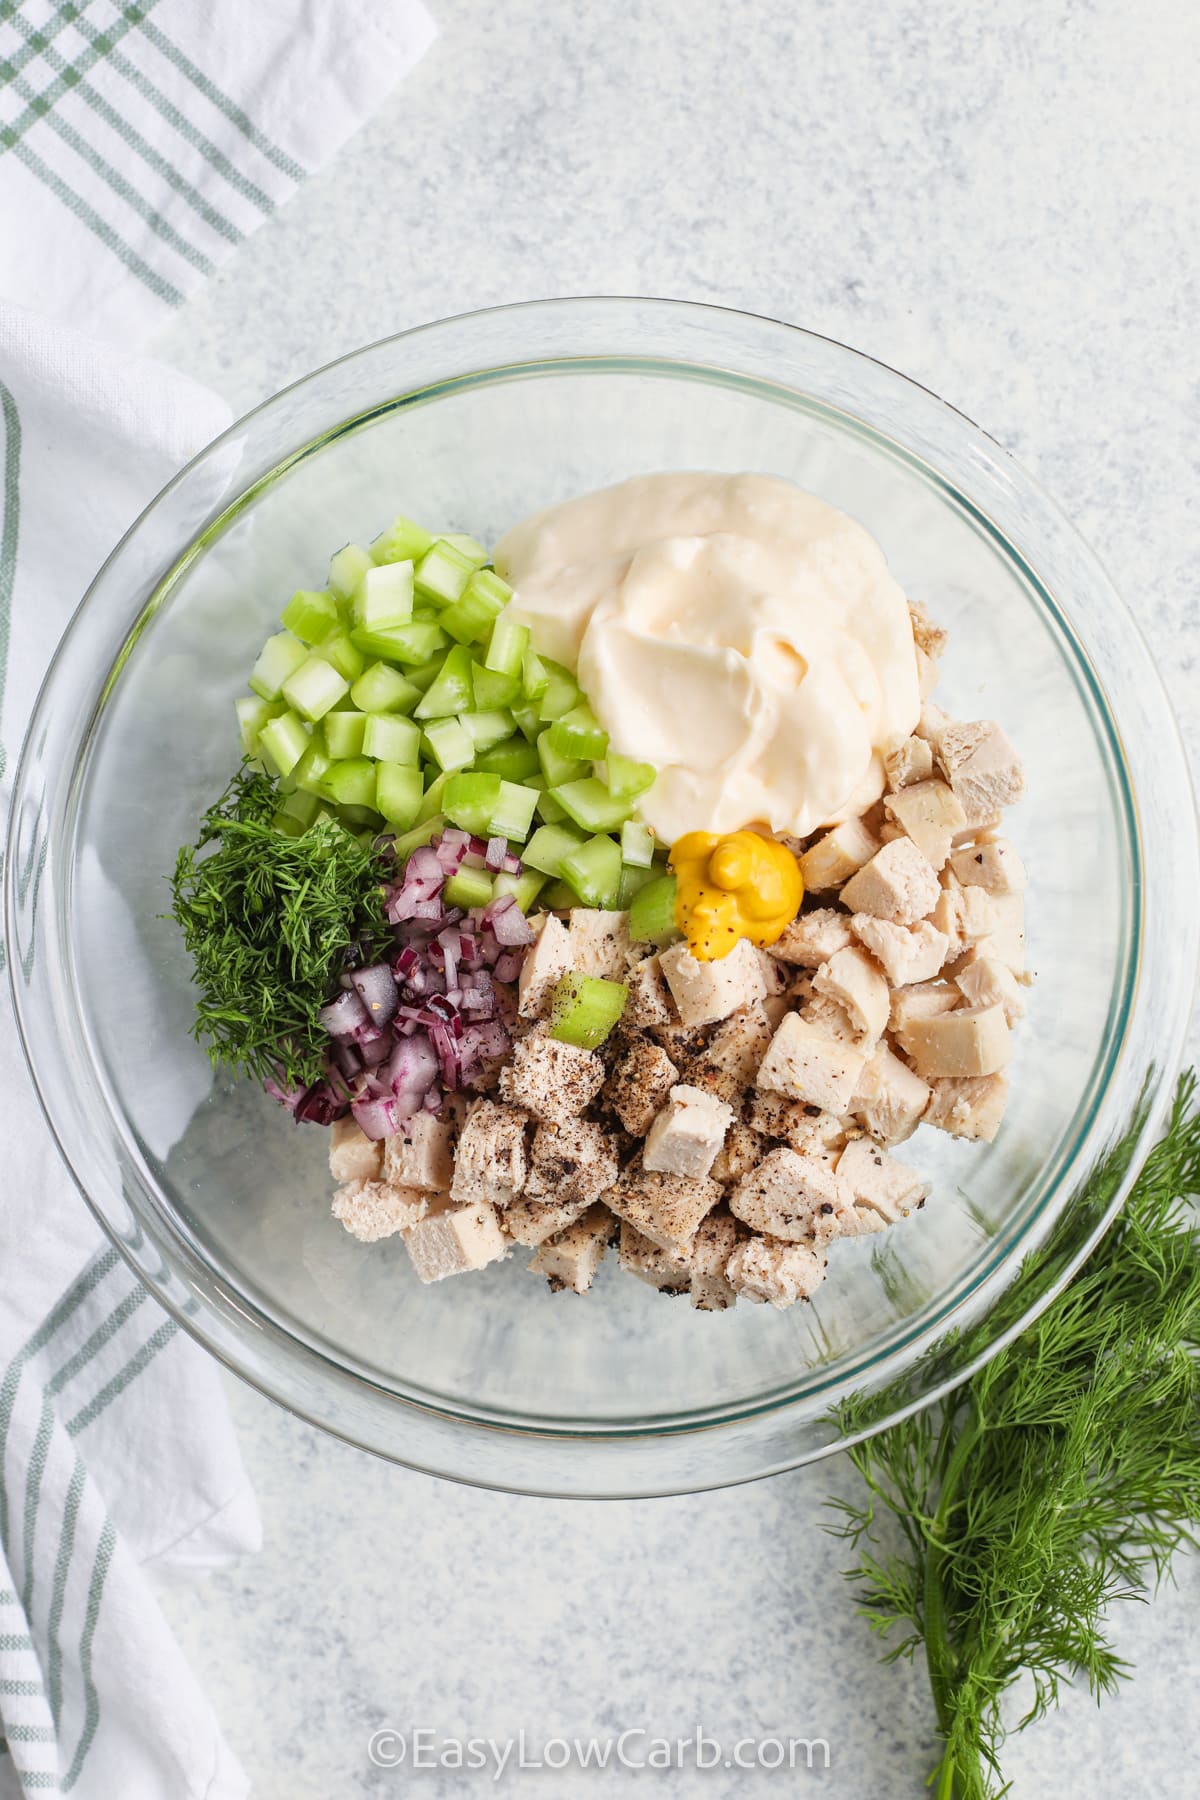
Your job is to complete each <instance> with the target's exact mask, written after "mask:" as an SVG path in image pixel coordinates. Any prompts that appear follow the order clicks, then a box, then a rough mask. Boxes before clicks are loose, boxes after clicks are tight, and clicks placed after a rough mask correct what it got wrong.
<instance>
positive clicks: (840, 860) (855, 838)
mask: <svg viewBox="0 0 1200 1800" xmlns="http://www.w3.org/2000/svg"><path fill="white" fill-rule="evenodd" d="M878 848H879V841H878V839H877V838H876V837H874V836H873V834H872V833H871V832H870V831H869V830H868V829H867V827H866V826H865V825H864V824H863V822H862V820H861V819H845V820H843V822H842V823H841V824H840V825H835V826H834V828H833V830H832V831H827V832H826V833H825V835H824V837H820V838H818V839H817V841H816V843H815V844H813V845H812V846H811V847H810V848H809V849H808V850H806V851H805V852H804V854H803V855H802V856H801V858H800V873H801V874H802V875H803V877H804V885H805V887H806V889H807V890H808V892H809V893H810V894H816V893H820V892H821V891H822V890H823V889H826V888H837V887H841V885H842V883H843V882H846V881H849V879H850V877H851V876H852V875H853V874H854V872H855V870H856V869H861V868H862V866H863V864H864V863H865V862H869V861H870V860H871V858H872V857H873V856H874V854H875V852H876V851H877V850H878Z"/></svg>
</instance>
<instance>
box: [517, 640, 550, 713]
mask: <svg viewBox="0 0 1200 1800" xmlns="http://www.w3.org/2000/svg"><path fill="white" fill-rule="evenodd" d="M549 686H550V671H549V669H548V668H547V667H546V665H545V663H544V662H543V661H542V659H541V657H540V656H539V655H538V653H537V651H536V650H535V649H534V647H533V645H532V644H526V646H525V654H524V656H523V657H522V658H521V692H522V693H523V694H524V696H525V698H526V699H527V700H528V701H529V703H530V704H531V705H533V704H534V703H535V702H538V701H540V700H541V698H542V695H543V694H544V693H545V692H546V690H547V688H548V687H549Z"/></svg>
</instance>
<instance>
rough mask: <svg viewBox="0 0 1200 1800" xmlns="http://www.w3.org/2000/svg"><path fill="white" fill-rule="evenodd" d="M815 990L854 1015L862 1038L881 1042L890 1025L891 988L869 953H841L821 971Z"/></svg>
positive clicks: (814, 983) (817, 977)
mask: <svg viewBox="0 0 1200 1800" xmlns="http://www.w3.org/2000/svg"><path fill="white" fill-rule="evenodd" d="M813 988H814V991H815V992H816V993H818V994H822V995H824V996H825V998H826V999H829V1000H834V1001H836V1002H837V1003H838V1005H839V1006H842V1007H843V1008H844V1009H845V1011H846V1012H847V1013H848V1014H849V1015H850V1020H851V1023H852V1024H853V1025H854V1027H855V1029H856V1031H858V1032H859V1034H860V1035H861V1036H862V1037H865V1038H870V1039H871V1040H872V1041H874V1040H875V1039H877V1038H878V1037H879V1036H880V1034H881V1033H882V1032H883V1029H884V1027H885V1026H886V1025H887V1022H888V1007H889V1004H890V1002H889V999H888V984H887V982H886V981H885V980H884V978H883V976H882V975H881V974H880V972H879V970H878V968H877V967H876V965H875V964H874V963H873V962H872V961H871V958H870V957H869V956H868V955H867V953H866V951H865V950H860V949H858V948H857V947H855V948H854V949H850V950H839V951H838V953H837V955H836V956H835V957H833V958H831V960H830V961H829V962H827V963H824V964H823V965H822V966H821V968H819V969H818V970H817V973H816V975H815V976H814V977H813Z"/></svg>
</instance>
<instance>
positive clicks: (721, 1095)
mask: <svg viewBox="0 0 1200 1800" xmlns="http://www.w3.org/2000/svg"><path fill="white" fill-rule="evenodd" d="M784 1010H785V1011H786V1007H785V1009H784ZM705 1035H706V1037H707V1042H705V1044H704V1045H703V1047H702V1048H700V1049H697V1050H695V1051H694V1052H693V1053H692V1054H691V1055H689V1056H688V1057H687V1058H686V1059H685V1060H684V1062H683V1064H682V1066H681V1068H680V1076H681V1078H682V1079H683V1080H684V1081H685V1082H687V1083H689V1085H690V1086H692V1087H698V1088H703V1089H704V1091H705V1093H708V1094H714V1095H715V1096H716V1098H717V1099H718V1100H725V1101H727V1102H729V1103H730V1104H732V1103H733V1102H734V1101H737V1100H740V1099H741V1097H742V1095H743V1094H744V1093H745V1092H746V1089H747V1088H752V1087H753V1086H754V1077H755V1075H756V1073H757V1071H758V1065H759V1063H761V1061H762V1059H763V1057H764V1056H765V1055H766V1053H767V1050H768V1048H769V1047H770V1043H771V1022H770V1020H769V1019H768V1017H767V1013H766V1001H759V1002H757V1003H756V1004H755V1005H754V1006H746V1007H743V1008H742V1009H741V1010H740V1011H738V1012H735V1013H731V1014H730V1015H729V1017H728V1018H727V1019H723V1020H722V1021H721V1023H720V1024H719V1025H717V1026H716V1027H715V1029H712V1030H710V1032H708V1033H706V1034H705Z"/></svg>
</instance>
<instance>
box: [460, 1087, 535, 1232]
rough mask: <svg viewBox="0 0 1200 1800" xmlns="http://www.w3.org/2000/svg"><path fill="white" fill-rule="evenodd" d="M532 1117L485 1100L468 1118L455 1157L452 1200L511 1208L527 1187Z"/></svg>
mask: <svg viewBox="0 0 1200 1800" xmlns="http://www.w3.org/2000/svg"><path fill="white" fill-rule="evenodd" d="M528 1122H529V1121H528V1118H527V1116H526V1114H525V1113H523V1112H522V1111H521V1110H520V1109H519V1108H518V1107H515V1106H501V1105H498V1104H497V1103H496V1102H495V1101H493V1100H481V1101H480V1102H479V1104H478V1105H477V1106H476V1107H475V1108H474V1109H473V1111H472V1112H471V1113H470V1114H469V1115H468V1118H467V1122H466V1124H465V1125H464V1126H463V1128H462V1134H461V1136H460V1137H459V1140H458V1150H457V1152H456V1153H455V1158H454V1179H453V1181H452V1182H451V1184H450V1197H451V1199H452V1200H455V1201H458V1202H461V1203H464V1204H465V1203H469V1202H471V1201H476V1200H478V1201H486V1202H488V1203H489V1204H491V1205H493V1206H507V1205H508V1204H509V1203H510V1201H513V1200H515V1199H516V1197H517V1195H518V1194H519V1193H520V1192H521V1190H522V1188H523V1187H524V1186H525V1180H526V1177H527V1175H528V1174H529V1156H528V1152H527V1151H526V1148H525V1127H526V1125H527V1124H528Z"/></svg>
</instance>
